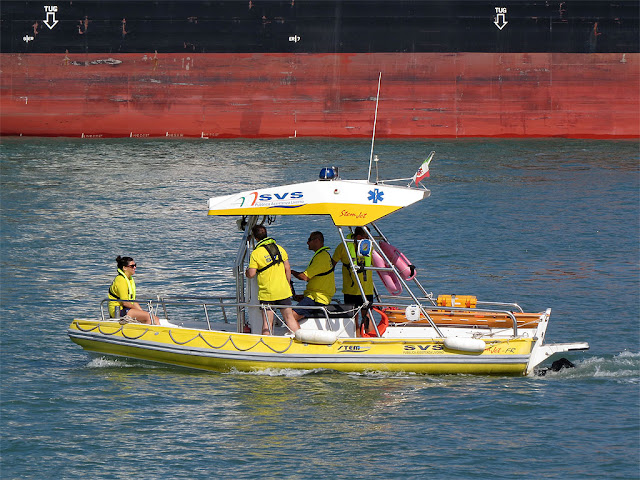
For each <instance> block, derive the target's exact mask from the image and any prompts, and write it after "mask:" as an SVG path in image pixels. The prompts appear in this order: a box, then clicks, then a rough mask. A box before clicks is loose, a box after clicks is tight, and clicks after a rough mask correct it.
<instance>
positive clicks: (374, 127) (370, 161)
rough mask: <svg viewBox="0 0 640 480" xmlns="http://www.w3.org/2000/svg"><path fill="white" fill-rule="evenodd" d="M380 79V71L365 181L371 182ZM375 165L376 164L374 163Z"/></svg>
mask: <svg viewBox="0 0 640 480" xmlns="http://www.w3.org/2000/svg"><path fill="white" fill-rule="evenodd" d="M380 80H382V72H380V75H378V95H376V114H375V116H374V117H373V134H372V135H371V153H370V154H369V175H367V182H371V163H372V162H373V142H375V140H376V122H377V121H378V100H380ZM376 167H377V164H376Z"/></svg>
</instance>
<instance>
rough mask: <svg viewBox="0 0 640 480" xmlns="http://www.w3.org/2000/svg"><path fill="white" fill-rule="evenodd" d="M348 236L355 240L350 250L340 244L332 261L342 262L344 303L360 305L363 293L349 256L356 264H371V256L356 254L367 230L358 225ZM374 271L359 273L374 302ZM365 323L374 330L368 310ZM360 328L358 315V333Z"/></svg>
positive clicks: (362, 302)
mask: <svg viewBox="0 0 640 480" xmlns="http://www.w3.org/2000/svg"><path fill="white" fill-rule="evenodd" d="M347 238H351V239H352V240H353V242H348V243H347V246H348V250H347V249H346V248H345V246H344V243H341V244H340V245H338V246H337V247H336V249H335V251H334V252H333V257H332V261H333V264H334V265H336V264H337V263H338V262H342V293H343V294H344V303H345V304H347V305H355V306H356V307H359V306H360V305H363V304H364V300H363V299H362V294H361V293H360V288H359V287H358V283H357V282H356V280H355V278H354V273H353V271H352V269H351V265H350V262H349V257H351V259H352V261H353V263H354V264H355V265H356V266H371V256H368V257H361V256H359V255H356V247H357V243H358V241H359V240H364V239H365V238H368V237H367V234H366V232H365V231H364V229H363V228H362V227H356V229H355V230H354V232H353V235H349V236H348V237H347ZM372 274H373V272H372V271H371V270H369V271H366V270H365V271H363V272H360V273H358V278H359V279H360V283H361V285H362V288H363V289H364V293H365V296H366V298H367V301H368V302H369V303H372V302H373V275H372ZM364 324H365V327H367V328H366V330H367V332H374V331H375V330H374V327H373V323H372V322H370V321H369V314H368V312H367V313H365V317H364ZM359 332H360V329H359V327H358V317H356V333H357V334H358V335H359Z"/></svg>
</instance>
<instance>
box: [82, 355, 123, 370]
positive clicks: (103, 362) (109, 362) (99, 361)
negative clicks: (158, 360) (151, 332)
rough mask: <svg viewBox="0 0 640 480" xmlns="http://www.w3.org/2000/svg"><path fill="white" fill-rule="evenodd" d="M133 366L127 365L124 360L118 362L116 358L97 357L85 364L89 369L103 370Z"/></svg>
mask: <svg viewBox="0 0 640 480" xmlns="http://www.w3.org/2000/svg"><path fill="white" fill-rule="evenodd" d="M132 366H133V365H130V364H127V362H126V361H125V360H119V359H117V358H106V357H98V358H93V359H91V361H90V362H89V363H88V364H87V367H89V368H105V367H132Z"/></svg>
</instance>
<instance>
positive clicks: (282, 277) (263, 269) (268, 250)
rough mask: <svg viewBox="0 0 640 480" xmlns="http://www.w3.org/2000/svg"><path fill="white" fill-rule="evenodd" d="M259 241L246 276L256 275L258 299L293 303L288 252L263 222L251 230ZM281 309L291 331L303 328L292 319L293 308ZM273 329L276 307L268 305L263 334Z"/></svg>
mask: <svg viewBox="0 0 640 480" xmlns="http://www.w3.org/2000/svg"><path fill="white" fill-rule="evenodd" d="M251 233H252V234H253V238H254V239H255V240H256V241H257V242H258V243H257V244H256V248H254V249H253V252H251V257H250V258H249V267H248V268H247V270H246V272H245V275H246V276H247V278H253V277H255V276H256V275H257V277H258V278H257V280H258V299H259V300H260V303H261V304H263V305H291V268H290V267H289V257H288V256H287V251H286V250H285V249H284V248H282V247H281V246H279V245H277V244H276V241H275V240H274V239H273V238H270V237H268V236H267V229H266V227H265V226H264V225H256V226H255V227H253V229H252V230H251ZM280 312H281V313H282V316H283V317H284V321H285V323H286V324H287V325H288V327H289V329H290V330H291V331H292V332H295V331H296V330H298V329H299V328H300V325H298V322H297V321H296V319H295V318H293V312H292V311H291V307H281V308H280ZM272 331H273V310H272V309H271V308H267V309H266V310H265V315H264V316H263V320H262V334H263V335H270V334H271V332H272Z"/></svg>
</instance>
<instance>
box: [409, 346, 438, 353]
mask: <svg viewBox="0 0 640 480" xmlns="http://www.w3.org/2000/svg"><path fill="white" fill-rule="evenodd" d="M427 350H431V351H435V350H444V345H405V346H404V351H405V352H426V351H427Z"/></svg>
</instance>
